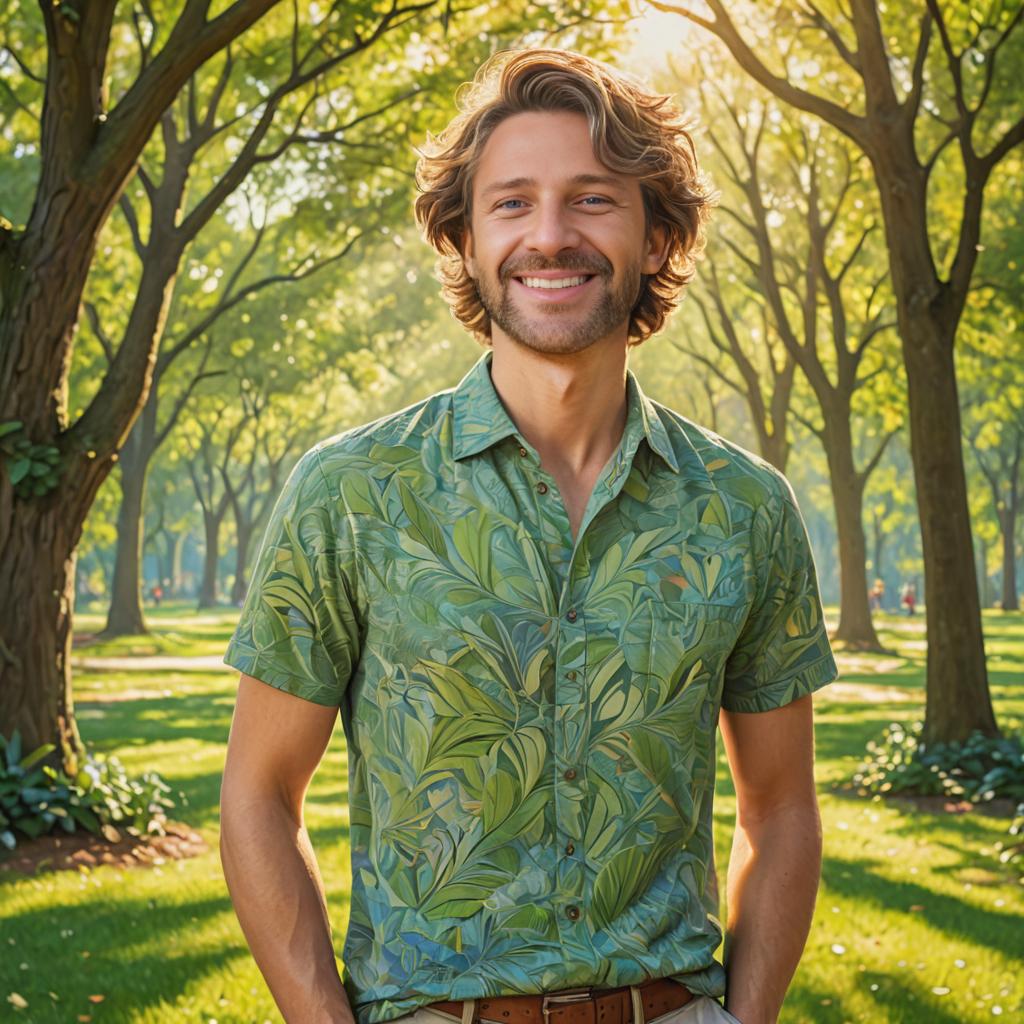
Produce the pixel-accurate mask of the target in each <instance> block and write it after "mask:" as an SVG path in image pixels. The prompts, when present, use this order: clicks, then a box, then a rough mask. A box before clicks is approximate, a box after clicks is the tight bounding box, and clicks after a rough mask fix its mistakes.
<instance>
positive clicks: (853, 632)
mask: <svg viewBox="0 0 1024 1024" xmlns="http://www.w3.org/2000/svg"><path fill="white" fill-rule="evenodd" d="M826 423H827V424H828V426H827V428H826V430H827V432H828V434H829V439H828V443H827V444H826V445H825V454H826V457H827V459H828V468H829V483H830V485H831V488H832V504H833V507H834V509H835V515H836V534H837V536H838V539H839V625H838V627H837V628H836V631H835V633H834V634H833V637H832V639H833V640H835V641H842V642H844V643H846V644H847V645H848V646H850V647H854V648H857V649H859V650H871V651H879V650H881V649H882V645H881V643H880V642H879V640H878V635H877V633H876V632H875V626H874V623H873V622H872V620H871V609H870V607H869V606H868V598H867V594H868V576H867V541H866V539H865V536H864V515H863V508H864V485H865V483H866V477H865V476H864V475H862V474H861V473H858V472H857V468H856V466H855V465H854V462H853V439H852V437H851V436H850V420H849V417H848V416H846V417H843V416H837V417H835V418H834V420H833V418H831V417H827V418H826ZM844 432H845V434H846V436H845V437H843V436H841V435H842V434H843V433H844ZM836 435H840V436H836Z"/></svg>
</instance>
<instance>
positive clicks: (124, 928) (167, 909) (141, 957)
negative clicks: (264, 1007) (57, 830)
mask: <svg viewBox="0 0 1024 1024" xmlns="http://www.w3.org/2000/svg"><path fill="white" fill-rule="evenodd" d="M228 913H231V914H233V910H232V907H231V902H230V900H229V898H228V895H227V891H226V890H225V892H224V895H223V896H222V897H216V898H212V897H211V898H209V899H201V900H192V901H188V902H185V903H179V904H170V903H162V902H160V901H158V900H155V899H137V898H131V897H127V898H126V897H123V896H122V897H119V898H117V899H116V901H115V900H110V899H109V897H108V896H106V895H104V894H102V893H101V892H97V893H96V898H95V899H94V900H90V901H87V902H84V903H82V904H80V905H73V906H62V907H61V908H60V912H59V918H57V917H55V913H54V908H53V907H52V906H49V907H41V908H38V909H35V910H29V911H23V912H21V913H13V914H11V913H8V914H5V915H4V922H3V932H4V935H5V937H6V938H8V939H13V940H14V942H13V945H14V946H15V948H16V949H17V950H18V956H17V959H18V960H20V961H22V962H25V963H29V964H32V965H36V966H37V968H38V969H37V970H35V971H25V972H20V971H19V972H17V974H18V976H17V977H15V976H14V974H15V970H14V968H15V965H14V964H13V963H10V961H12V960H13V959H14V958H12V957H5V959H6V960H7V961H8V963H6V964H5V965H4V969H2V970H0V978H2V979H3V983H4V984H5V985H7V984H10V985H11V986H12V987H16V989H17V991H18V992H19V994H20V995H22V996H23V997H24V998H25V999H26V1000H27V1001H28V1004H29V1006H30V1007H31V1008H32V1016H31V1017H30V1018H26V1019H31V1020H32V1021H33V1022H35V1024H44V1022H50V1021H53V1022H55V1024H65V1022H67V1021H69V1020H75V1019H76V1015H77V1014H87V1013H92V1014H93V1019H95V1020H111V1021H113V1020H117V1021H129V1020H137V1019H139V1016H140V1015H141V1012H142V1011H143V1010H145V1008H146V1007H148V1006H154V1005H158V1004H160V1003H162V1002H165V1003H171V1004H173V1003H175V1002H176V1001H177V1000H178V998H179V997H180V996H181V995H182V993H183V992H184V991H185V990H186V989H187V988H188V987H190V986H193V985H195V984H196V982H197V981H198V980H199V979H201V978H202V977H204V976H206V975H211V974H219V973H222V972H224V971H225V969H226V965H227V963H228V962H229V961H231V960H240V959H244V958H247V957H249V956H250V955H251V954H250V953H249V951H248V949H247V948H246V947H245V946H244V944H243V943H242V939H241V932H240V931H239V936H238V942H237V943H236V944H231V945H229V944H224V945H222V946H221V947H220V948H218V949H212V950H209V951H202V952H198V951H197V952H182V953H180V954H175V952H174V951H170V952H168V951H167V950H165V949H164V948H163V943H162V941H161V938H162V936H165V935H171V934H176V935H178V936H182V935H186V936H187V935H188V934H189V933H190V932H195V931H197V930H198V929H199V928H201V927H203V926H204V925H205V924H206V923H207V922H208V921H209V920H210V919H211V918H213V917H216V916H219V915H221V914H228ZM136 943H138V944H140V946H143V947H145V946H146V945H151V946H152V947H155V948H152V949H150V950H147V951H143V950H142V949H140V951H139V952H138V953H135V952H133V951H132V946H133V945H134V944H136ZM5 946H6V943H5ZM84 952H88V956H87V957H85V956H83V953H84ZM9 990H10V989H9V988H5V989H4V991H5V993H6V992H7V991H9ZM51 990H52V991H55V992H56V994H57V995H58V996H59V998H60V1002H59V1003H57V1004H56V1005H54V1003H53V1001H52V1000H51V998H50V996H49V994H48V993H49V992H50V991H51ZM95 993H100V994H103V995H105V997H106V998H105V999H104V1001H103V1003H102V1004H100V1005H94V1004H92V1003H91V1002H90V1001H89V996H90V995H92V994H95ZM97 1014H98V1015H97ZM78 1019H82V1018H81V1017H79V1018H78Z"/></svg>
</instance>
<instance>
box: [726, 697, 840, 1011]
mask: <svg viewBox="0 0 1024 1024" xmlns="http://www.w3.org/2000/svg"><path fill="white" fill-rule="evenodd" d="M721 728H722V737H723V738H724V740H725V751H726V754H727V756H728V758H729V767H730V769H731V771H732V776H733V781H734V782H735V784H736V833H735V835H734V837H733V846H732V854H731V856H730V858H729V873H728V922H727V924H726V935H725V967H726V972H727V975H728V989H727V994H726V1009H728V1011H729V1012H730V1013H731V1014H732V1015H733V1016H734V1017H737V1018H739V1020H740V1021H742V1024H775V1021H776V1020H777V1018H778V1015H779V1010H780V1009H781V1007H782V1001H783V999H784V998H785V995H786V989H787V988H788V987H789V983H790V981H791V979H792V977H793V973H794V971H795V970H796V967H797V964H798V963H799V962H800V956H801V954H802V953H803V949H804V944H805V943H806V941H807V933H808V931H809V929H810V925H811V917H812V916H813V914H814V902H815V898H816V896H817V891H818V879H819V877H820V874H821V820H820V818H819V816H818V800H817V795H816V793H815V788H814V726H813V717H812V707H811V696H810V694H808V695H807V696H804V697H800V698H798V699H797V700H794V701H792V702H791V703H789V704H787V705H785V706H784V707H781V708H776V709H774V710H772V711H763V712H758V713H753V714H749V713H747V714H741V713H738V712H728V711H723V712H722V715H721Z"/></svg>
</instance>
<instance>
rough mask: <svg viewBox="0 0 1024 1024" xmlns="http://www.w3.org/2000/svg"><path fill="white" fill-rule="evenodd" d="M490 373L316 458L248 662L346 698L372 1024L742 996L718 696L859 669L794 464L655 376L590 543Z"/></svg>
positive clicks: (253, 593)
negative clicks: (811, 533) (428, 1013)
mask: <svg viewBox="0 0 1024 1024" xmlns="http://www.w3.org/2000/svg"><path fill="white" fill-rule="evenodd" d="M490 360H491V353H490V352H486V353H485V354H484V355H483V356H481V358H480V360H479V361H478V362H477V363H476V365H475V366H474V367H473V369H472V370H470V372H469V373H468V374H466V376H465V377H464V378H463V380H462V381H461V382H460V383H459V385H458V386H457V387H455V388H454V389H449V390H446V391H442V392H440V393H438V394H435V395H433V396H431V397H430V398H427V399H426V400H424V401H422V402H419V403H417V404H415V405H413V406H410V407H409V408H407V409H403V410H401V411H399V412H396V413H394V414H393V415H390V416H387V417H385V418H383V419H380V420H376V421H375V422H373V423H369V424H366V425H364V426H360V427H357V428H355V429H353V430H349V431H346V432H345V433H342V434H339V435H337V436H336V437H333V438H330V439H328V440H325V441H322V442H320V443H319V444H317V445H315V446H314V447H313V448H312V449H310V450H309V451H308V452H307V453H306V454H305V455H303V457H302V458H301V460H300V461H299V463H298V464H297V465H296V467H295V469H294V470H293V471H292V473H291V475H290V476H289V478H288V480H287V482H286V484H285V486H284V489H283V491H282V493H281V495H280V497H279V498H278V500H277V503H276V505H275V507H274V510H273V513H272V516H271V519H270V523H269V526H268V527H267V531H266V535H265V537H264V540H263V544H262V547H261V549H260V553H259V555H258V557H257V560H256V564H255V569H254V574H253V579H252V582H251V584H250V587H249V591H248V595H247V598H246V601H245V605H244V607H243V609H242V613H241V619H240V622H239V624H238V628H237V630H236V631H235V634H234V636H233V637H232V639H231V643H230V645H229V647H228V649H227V653H226V655H225V658H224V660H225V661H226V662H227V663H228V664H229V665H232V666H234V667H235V668H237V669H239V670H240V671H242V672H244V673H246V674H248V675H251V676H254V677H256V678H257V679H260V680H262V681H263V682H265V683H268V684H269V685H271V686H275V687H278V688H280V689H282V690H285V691H287V692H288V693H292V694H295V695H296V696H297V697H301V698H304V699H306V700H310V701H314V702H315V703H317V704H323V705H326V706H328V707H339V708H340V713H341V720H342V725H343V728H344V731H345V737H346V740H347V747H348V771H349V775H348V779H349V799H350V804H351V815H350V827H351V833H350V838H351V850H352V896H351V911H350V919H349V925H348V932H347V935H346V938H345V944H344V949H343V951H342V959H343V961H344V971H343V975H342V977H343V980H344V983H345V987H346V991H347V993H348V996H349V999H350V1001H351V1003H352V1006H353V1009H354V1011H355V1013H356V1016H357V1019H358V1022H359V1024H377V1022H380V1021H387V1020H390V1019H392V1018H396V1017H399V1016H402V1015H404V1014H408V1013H411V1012H412V1011H413V1010H415V1009H416V1008H417V1007H419V1006H421V1005H423V1004H426V1003H431V1002H434V1001H437V1000H442V999H449V998H451V999H469V998H473V997H485V996H489V995H498V994H514V993H536V992H543V991H554V990H558V989H565V988H575V987H579V986H595V987H599V988H610V987H615V986H624V985H630V984H640V983H642V982H644V981H646V980H649V979H652V978H659V977H669V976H671V977H675V978H677V979H678V980H679V981H682V982H683V983H684V984H685V985H687V986H688V987H689V988H690V989H691V990H692V991H694V992H701V993H705V994H708V995H712V996H717V995H721V994H722V993H723V991H724V986H725V974H724V970H723V968H722V966H721V964H720V963H718V962H716V960H715V959H714V953H715V950H716V948H717V947H718V945H719V941H720V938H721V928H720V925H719V922H718V920H717V917H716V915H717V912H718V906H717V892H716V887H715V884H714V868H713V847H712V836H711V828H712V814H711V807H712V796H713V792H714V782H715V763H716V758H715V739H716V726H717V723H718V717H719V710H720V708H726V709H727V710H729V711H736V712H757V711H767V710H769V709H771V708H777V707H780V706H782V705H784V704H786V703H788V702H789V701H792V700H794V699H795V698H797V697H800V696H803V695H804V694H807V693H810V692H811V691H813V690H816V689H817V688H818V687H820V686H823V685H824V684H825V683H828V682H829V681H830V680H832V679H834V678H835V677H836V665H835V661H834V659H833V656H832V652H831V649H830V647H829V642H828V637H827V635H826V632H825V626H824V623H823V621H822V612H821V603H820V599H819V595H818V588H817V579H816V573H815V567H814V562H813V558H812V554H811V550H810V546H809V543H808V539H807V534H806V530H805V528H804V523H803V520H802V518H801V514H800V512H799V510H798V508H797V504H796V500H795V498H794V496H793V491H792V489H791V487H790V485H789V483H788V481H787V480H786V478H785V477H784V476H783V475H782V474H781V473H779V472H778V470H776V469H774V468H773V467H772V466H771V465H769V464H768V463H767V462H765V461H764V460H762V459H760V458H758V457H757V456H756V455H752V454H750V453H749V452H747V451H745V450H743V449H742V448H740V447H738V446H736V445H735V444H732V443H730V442H728V441H726V440H724V439H723V438H721V437H719V436H718V435H716V434H713V433H711V432H710V431H708V430H705V429H703V428H701V427H699V426H697V425H695V424H694V423H692V422H690V421H689V420H687V419H685V418H684V417H683V416H681V415H679V414H678V413H676V412H673V411H672V410H670V409H667V408H665V407H664V406H661V405H659V404H657V403H655V402H653V401H652V400H650V399H649V398H647V397H646V396H645V395H644V394H643V392H642V391H641V390H640V387H639V385H638V383H637V380H636V377H635V376H634V375H633V373H632V371H629V372H628V373H627V402H628V411H627V421H626V426H625V430H624V432H623V437H622V441H621V444H620V445H619V448H618V449H617V451H616V452H615V454H614V455H613V456H612V457H611V459H610V460H609V461H608V463H607V465H606V466H605V468H604V470H603V472H602V473H601V476H600V478H599V480H598V481H597V484H596V486H595V487H594V490H593V493H592V494H591V496H590V500H589V502H588V504H587V507H586V510H585V513H584V516H583V520H582V522H581V524H580V529H579V534H578V538H577V540H576V542H575V543H574V542H573V539H572V533H571V530H570V526H569V518H568V516H567V514H566V511H565V508H564V506H563V503H562V501H561V500H560V497H559V492H558V487H557V484H556V482H555V480H554V478H553V477H552V476H551V475H550V474H549V473H548V472H546V471H545V470H544V468H543V467H542V466H541V463H540V459H539V457H538V455H537V452H536V450H535V449H534V448H533V447H531V445H530V444H529V443H528V442H527V441H526V440H525V439H524V438H523V437H522V435H521V434H520V433H519V431H518V430H517V429H516V426H515V424H514V423H513V422H512V420H511V419H510V417H509V416H508V413H507V412H506V410H505V408H504V406H503V405H502V403H501V401H500V399H499V398H498V395H497V393H496V392H495V390H494V387H493V384H492V382H491V377H490Z"/></svg>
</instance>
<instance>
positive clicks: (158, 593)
mask: <svg viewBox="0 0 1024 1024" xmlns="http://www.w3.org/2000/svg"><path fill="white" fill-rule="evenodd" d="M163 596H164V588H163V587H161V586H160V584H159V583H157V584H156V586H155V587H153V602H154V604H155V605H156V606H157V608H159V607H160V602H161V601H162V600H163Z"/></svg>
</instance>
